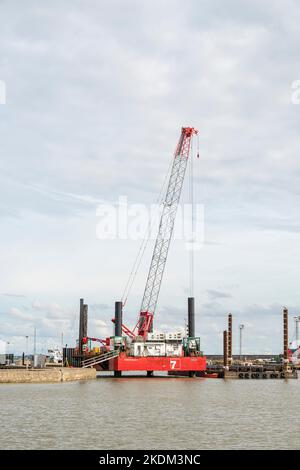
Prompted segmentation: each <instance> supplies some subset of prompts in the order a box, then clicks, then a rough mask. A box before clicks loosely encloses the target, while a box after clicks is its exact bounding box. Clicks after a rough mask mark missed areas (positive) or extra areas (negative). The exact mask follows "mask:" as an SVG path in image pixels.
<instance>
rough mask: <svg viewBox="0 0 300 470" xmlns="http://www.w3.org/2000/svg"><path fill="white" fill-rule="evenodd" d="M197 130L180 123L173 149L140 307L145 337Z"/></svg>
mask: <svg viewBox="0 0 300 470" xmlns="http://www.w3.org/2000/svg"><path fill="white" fill-rule="evenodd" d="M197 133H198V131H197V130H196V129H194V128H193V127H183V128H182V129H181V135H180V138H179V141H178V144H177V147H176V150H175V155H174V160H173V165H172V169H171V174H170V178H169V182H168V186H167V190H166V195H165V200H164V203H163V208H162V213H161V218H160V223H159V229H158V235H157V238H156V242H155V246H154V250H153V255H152V259H151V263H150V269H149V272H148V277H147V281H146V286H145V290H144V295H143V300H142V305H141V310H140V316H139V322H138V335H140V336H143V337H146V335H147V333H148V331H152V325H153V316H154V313H155V309H156V305H157V301H158V296H159V291H160V287H161V282H162V278H163V274H164V269H165V266H166V261H167V256H168V251H169V246H170V241H171V238H172V233H173V229H174V223H175V218H176V213H177V209H178V204H179V200H180V196H181V191H182V186H183V181H184V176H185V172H186V167H187V161H188V157H189V152H190V146H191V139H192V137H193V135H194V134H197Z"/></svg>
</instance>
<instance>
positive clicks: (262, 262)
mask: <svg viewBox="0 0 300 470" xmlns="http://www.w3.org/2000/svg"><path fill="white" fill-rule="evenodd" d="M0 16H1V18H3V19H4V20H3V21H2V24H1V28H0V81H1V83H2V85H3V83H4V84H5V92H6V96H5V103H4V102H3V100H2V103H1V104H0V141H1V146H0V179H1V181H0V194H1V197H0V217H1V235H0V237H1V243H0V257H1V262H2V269H1V273H0V276H1V280H0V286H1V287H0V325H1V326H0V341H2V343H1V344H2V345H3V344H5V343H6V342H9V343H10V344H9V348H10V351H14V352H15V353H20V352H22V351H24V350H25V336H26V335H28V336H29V348H30V350H32V347H33V346H32V338H33V330H34V327H35V328H36V330H37V344H38V350H39V351H40V352H45V351H46V349H47V348H48V347H51V346H55V345H59V344H61V335H62V333H63V342H64V344H65V343H67V344H68V345H70V346H71V345H74V344H75V341H76V338H77V333H78V314H79V299H80V298H81V297H83V298H84V299H85V302H86V303H88V304H89V335H90V336H93V337H106V336H107V335H111V334H112V324H111V318H112V317H113V316H114V302H115V301H116V300H120V299H121V296H122V292H123V288H124V285H125V284H126V282H127V279H128V275H129V273H130V271H131V269H132V265H133V262H134V259H135V257H136V255H137V253H138V250H139V247H140V240H133V239H131V238H126V237H125V238H124V237H123V238H122V239H120V238H118V237H115V238H112V239H103V238H102V239H101V237H99V236H98V234H97V227H99V220H100V219H101V217H100V216H99V204H100V207H102V206H103V204H110V205H116V204H117V202H118V200H119V198H120V197H126V198H127V201H128V204H142V205H145V207H149V205H150V204H152V203H154V202H155V201H156V200H157V195H158V193H159V191H160V188H161V186H162V183H163V181H164V179H165V176H166V174H167V172H168V168H169V165H170V161H171V159H172V156H173V152H174V148H175V146H176V143H177V140H178V138H179V135H180V129H181V127H182V126H194V127H195V128H197V129H199V159H197V158H196V157H195V147H194V148H193V152H192V153H193V155H192V158H193V168H194V176H195V183H194V189H195V198H196V202H197V204H199V205H201V207H202V208H203V214H204V216H203V217H204V218H203V229H204V239H203V243H202V246H201V248H200V249H199V250H197V251H195V253H194V296H195V299H196V323H197V324H196V333H197V334H198V335H199V336H201V348H202V349H203V350H204V352H206V353H208V354H209V353H221V352H222V332H223V330H224V329H226V321H227V314H228V312H232V314H233V325H234V338H233V350H234V352H238V350H239V345H238V326H239V324H241V323H242V324H244V325H245V328H244V332H243V335H244V339H243V351H244V352H245V353H272V354H273V353H274V354H275V353H280V352H281V350H282V313H281V312H282V307H283V306H287V307H288V308H289V314H290V339H291V340H292V339H293V329H294V325H293V317H294V316H295V315H299V314H300V294H299V287H298V282H299V278H300V251H299V234H300V223H299V210H300V189H299V188H300V160H299V118H300V99H298V98H299V97H300V93H299V95H297V96H296V93H297V92H298V91H299V90H297V87H299V85H300V82H299V83H297V80H300V60H299V46H300V30H299V20H300V5H299V2H296V1H292V0H288V1H284V2H283V1H276V0H275V1H272V2H271V1H268V0H263V1H256V0H254V1H252V2H244V1H234V0H228V1H227V2H222V1H221V0H219V1H211V0H210V1H205V0H203V1H198V0H187V1H185V2H182V1H179V0H160V1H157V0H153V1H151V2H146V1H140V0H111V1H110V2H107V1H92V0H86V1H85V2H80V1H76V0H75V1H69V0H66V1H64V2H60V1H57V0H53V1H52V2H40V1H38V0H28V1H27V2H26V5H25V2H22V1H21V0H19V1H17V0H9V1H8V0H1V1H0ZM2 90H3V86H2ZM195 145H196V144H195ZM187 197H188V188H187V184H185V188H184V190H183V195H182V202H183V203H184V202H185V201H187ZM101 205H102V206H101ZM152 242H153V241H152ZM152 242H151V241H150V242H149V244H148V247H147V250H146V251H145V255H144V257H143V259H142V263H141V266H140V270H139V272H138V274H137V276H136V280H135V283H134V285H133V287H132V290H131V293H130V296H129V297H128V301H127V303H126V305H125V307H124V323H126V324H127V325H128V326H129V327H133V326H134V324H135V322H136V319H137V315H138V312H139V308H140V304H141V300H142V295H143V288H144V285H145V282H146V276H147V270H148V267H149V263H150V259H151V249H152V247H153V243H152ZM151 243H152V244H151ZM188 260H189V252H188V250H187V246H186V243H185V241H184V240H174V241H173V243H172V244H171V248H170V252H169V257H168V262H167V267H166V270H165V275H164V279H163V283H162V287H161V292H160V297H159V302H158V307H157V311H156V316H155V328H156V329H158V330H166V331H175V330H178V329H180V328H182V327H183V326H184V322H185V318H186V316H187V312H186V310H187V297H188V295H189V261H188Z"/></svg>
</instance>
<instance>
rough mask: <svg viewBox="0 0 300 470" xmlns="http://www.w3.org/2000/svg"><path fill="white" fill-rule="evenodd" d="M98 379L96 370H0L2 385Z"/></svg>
mask: <svg viewBox="0 0 300 470" xmlns="http://www.w3.org/2000/svg"><path fill="white" fill-rule="evenodd" d="M95 378H96V369H94V368H86V369H82V368H79V367H78V368H77V367H76V368H75V367H74V368H73V367H72V368H68V367H61V368H55V369H54V368H53V369H52V368H51V369H32V370H26V369H15V370H14V369H0V384H1V383H47V382H69V381H72V380H90V379H95Z"/></svg>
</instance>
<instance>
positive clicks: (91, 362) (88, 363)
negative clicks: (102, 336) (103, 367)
mask: <svg viewBox="0 0 300 470" xmlns="http://www.w3.org/2000/svg"><path fill="white" fill-rule="evenodd" d="M118 355H119V351H109V352H107V353H105V354H100V355H99V356H94V357H90V358H88V359H85V360H84V361H82V362H81V365H82V367H83V368H86V367H93V366H95V365H96V364H101V362H105V361H109V360H110V359H114V358H115V357H118Z"/></svg>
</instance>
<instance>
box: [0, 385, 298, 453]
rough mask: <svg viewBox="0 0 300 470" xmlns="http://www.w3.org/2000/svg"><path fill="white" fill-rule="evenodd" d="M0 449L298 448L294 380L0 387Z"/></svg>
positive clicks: (296, 391)
mask: <svg viewBox="0 0 300 470" xmlns="http://www.w3.org/2000/svg"><path fill="white" fill-rule="evenodd" d="M0 419H1V427H0V447H1V449H49V448H50V449H62V448H65V449H136V448H137V449H154V448H156V449H163V448H167V449H197V448H198V449H201V448H202V449H210V448H217V449H253V448H256V449H263V448H268V449H272V448H281V449H289V448H294V449H300V439H299V433H300V380H299V379H298V380H290V381H289V382H288V383H286V382H284V381H281V380H278V381H276V380H266V381H255V380H250V381H247V382H244V381H238V380H237V381H234V380H232V381H227V382H224V381H223V380H213V379H210V380H209V379H206V380H203V379H188V378H187V379H170V378H154V379H150V380H149V379H144V378H127V379H107V378H106V379H103V378H101V379H98V380H96V381H87V382H72V383H64V384H16V385H14V384H13V385H9V384H7V385H1V386H0Z"/></svg>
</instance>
